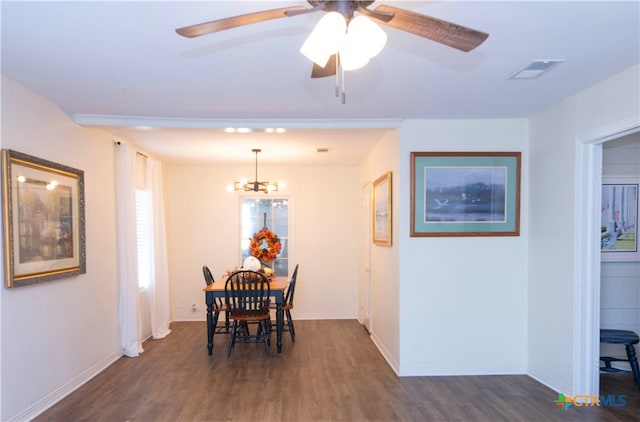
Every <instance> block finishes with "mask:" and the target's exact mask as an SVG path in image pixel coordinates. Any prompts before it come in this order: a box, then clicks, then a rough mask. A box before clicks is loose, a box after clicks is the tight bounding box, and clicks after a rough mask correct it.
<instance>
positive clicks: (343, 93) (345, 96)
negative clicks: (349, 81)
mask: <svg viewBox="0 0 640 422" xmlns="http://www.w3.org/2000/svg"><path fill="white" fill-rule="evenodd" d="M340 74H341V76H342V79H341V81H342V104H345V103H346V102H347V94H346V93H345V92H346V90H345V88H344V68H343V67H342V66H340Z"/></svg>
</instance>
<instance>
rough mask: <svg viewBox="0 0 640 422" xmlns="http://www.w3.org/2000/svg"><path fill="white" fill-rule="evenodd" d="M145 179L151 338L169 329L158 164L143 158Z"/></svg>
mask: <svg viewBox="0 0 640 422" xmlns="http://www.w3.org/2000/svg"><path fill="white" fill-rule="evenodd" d="M147 181H148V182H150V183H148V186H149V193H150V194H151V207H150V209H151V221H152V224H151V227H152V228H151V238H152V240H151V261H152V262H151V283H150V285H149V311H150V314H151V315H150V319H151V334H152V335H153V338H154V339H159V338H164V337H166V336H167V335H168V334H169V333H170V332H171V330H170V329H169V322H170V321H169V270H168V267H167V242H166V235H165V222H164V200H163V195H162V164H161V163H160V162H159V161H157V160H154V159H152V158H147Z"/></svg>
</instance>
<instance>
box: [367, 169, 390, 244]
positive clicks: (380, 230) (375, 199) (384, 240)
mask: <svg viewBox="0 0 640 422" xmlns="http://www.w3.org/2000/svg"><path fill="white" fill-rule="evenodd" d="M372 189H373V195H372V203H373V207H372V211H373V216H372V217H373V218H372V221H373V243H374V244H375V245H381V246H391V237H392V230H391V215H392V212H391V172H390V171H388V172H386V173H385V174H383V175H382V176H380V177H378V178H377V179H376V180H375V181H374V182H373V185H372Z"/></svg>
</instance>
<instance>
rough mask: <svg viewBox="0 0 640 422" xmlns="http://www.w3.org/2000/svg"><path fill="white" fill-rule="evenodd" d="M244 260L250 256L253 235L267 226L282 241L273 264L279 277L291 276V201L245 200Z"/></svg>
mask: <svg viewBox="0 0 640 422" xmlns="http://www.w3.org/2000/svg"><path fill="white" fill-rule="evenodd" d="M241 208H242V209H241V216H240V224H241V239H240V249H241V252H242V260H244V259H245V258H247V257H248V256H249V243H251V238H252V237H253V235H254V234H255V233H257V232H259V231H260V230H262V228H263V227H264V226H265V224H266V226H267V228H269V230H271V231H272V232H274V233H275V234H276V235H277V236H278V238H279V239H280V243H281V244H282V250H281V251H280V253H279V254H278V256H277V257H276V260H275V261H274V262H273V269H274V271H275V274H276V275H277V276H282V277H288V276H289V246H290V245H289V201H288V200H287V199H285V198H269V199H259V198H243V199H242V207H241Z"/></svg>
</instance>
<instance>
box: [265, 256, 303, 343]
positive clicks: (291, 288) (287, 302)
mask: <svg viewBox="0 0 640 422" xmlns="http://www.w3.org/2000/svg"><path fill="white" fill-rule="evenodd" d="M297 278H298V264H296V268H295V269H294V270H293V275H292V276H291V279H290V280H289V283H288V285H287V292H286V293H285V295H284V301H283V302H282V310H283V311H284V314H285V321H284V322H283V324H282V331H288V332H289V335H290V336H291V341H296V330H295V327H294V325H293V318H292V317H291V310H292V309H293V295H294V294H295V291H296V280H297ZM271 309H278V305H277V304H275V303H272V304H271Z"/></svg>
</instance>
